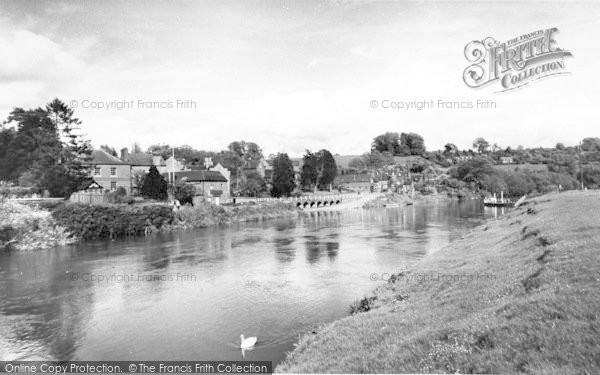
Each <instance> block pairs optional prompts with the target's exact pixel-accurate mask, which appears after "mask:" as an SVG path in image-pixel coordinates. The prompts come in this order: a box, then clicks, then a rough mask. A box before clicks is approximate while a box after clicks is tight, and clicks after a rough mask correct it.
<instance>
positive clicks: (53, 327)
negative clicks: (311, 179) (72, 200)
mask: <svg viewBox="0 0 600 375" xmlns="http://www.w3.org/2000/svg"><path fill="white" fill-rule="evenodd" d="M490 217H492V218H493V217H494V211H493V210H488V209H485V210H484V208H483V207H482V205H481V202H480V201H476V200H471V201H466V202H461V203H458V202H453V203H448V204H446V203H444V204H428V205H415V206H407V207H403V208H394V209H390V208H388V209H374V210H362V209H357V210H349V211H340V212H313V213H311V214H309V215H308V216H305V217H301V218H299V219H293V220H278V221H277V220H274V221H268V222H264V223H251V224H241V225H236V226H231V227H224V228H216V229H215V228H211V229H202V230H193V231H185V232H178V233H170V234H161V235H156V236H152V237H149V238H139V239H132V240H121V241H100V242H88V243H84V244H78V245H72V246H67V247H60V248H55V249H50V250H43V251H32V252H12V253H3V254H0V359H4V360H14V359H18V358H19V359H26V358H31V357H30V356H31V355H36V356H41V357H42V358H47V359H54V360H229V359H231V360H239V359H241V358H242V353H241V351H240V349H239V348H238V347H239V335H240V334H241V333H243V334H245V335H246V337H248V336H258V343H257V345H256V347H255V348H254V349H253V350H250V351H246V352H245V353H243V354H244V355H245V359H251V360H269V361H273V362H274V364H277V363H279V362H280V361H282V360H283V359H284V358H285V353H286V352H288V351H291V350H293V348H294V346H293V344H294V343H295V342H297V340H298V336H299V335H301V334H305V333H307V332H310V331H311V330H314V329H317V327H318V326H320V325H322V324H325V323H328V322H331V321H333V320H335V319H338V318H341V317H344V316H347V315H348V309H349V305H350V304H351V303H352V302H353V301H355V300H357V299H360V298H361V297H363V296H365V295H368V294H369V293H370V292H371V291H372V290H373V289H374V288H375V287H376V286H377V285H378V284H380V283H384V282H385V281H383V280H382V279H385V278H386V275H387V274H388V273H391V272H398V271H400V270H402V269H404V268H406V267H410V265H411V264H412V263H413V262H416V261H418V260H419V259H421V258H423V257H424V256H426V255H427V254H429V253H431V252H434V251H437V250H439V249H440V248H442V247H444V246H445V245H447V244H448V243H449V242H450V241H452V240H453V239H455V238H457V237H460V236H461V234H463V233H465V232H466V231H468V230H469V229H470V228H472V227H474V226H476V225H478V224H480V223H481V222H482V220H484V219H485V218H490ZM374 279H376V280H375V281H374Z"/></svg>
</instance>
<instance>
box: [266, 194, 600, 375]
mask: <svg viewBox="0 0 600 375" xmlns="http://www.w3.org/2000/svg"><path fill="white" fill-rule="evenodd" d="M599 248H600V195H599V193H598V192H597V191H587V192H565V193H562V194H550V195H544V196H540V197H537V198H535V199H531V200H529V201H526V202H525V205H523V206H522V207H519V208H517V209H515V210H513V211H511V212H509V213H508V214H506V215H504V216H502V217H501V218H500V219H499V220H497V221H489V222H488V223H486V224H484V225H482V226H479V227H477V228H475V229H473V230H472V231H471V232H469V233H468V234H466V235H465V236H464V237H463V238H461V239H460V240H457V241H455V242H454V243H452V244H451V245H449V246H448V247H446V248H445V249H442V250H439V251H437V252H435V253H433V254H432V255H430V256H428V257H426V258H424V259H423V260H421V261H420V262H418V263H417V264H416V265H415V266H414V267H413V268H412V269H411V270H410V271H406V272H401V273H397V274H394V275H393V276H392V277H390V278H389V281H388V282H387V283H386V284H383V285H380V286H379V287H378V288H376V289H375V291H374V293H373V294H372V295H371V296H367V297H365V298H363V299H362V300H360V301H358V302H357V303H356V304H355V305H353V306H352V308H351V312H352V315H350V316H348V317H347V318H344V319H341V320H338V321H335V322H333V323H331V324H328V325H325V326H323V327H322V328H321V329H318V330H317V331H315V332H314V333H311V334H308V335H305V336H304V337H302V338H301V339H300V342H299V343H298V345H297V347H296V349H295V350H294V351H293V352H292V353H291V354H290V355H289V356H288V358H287V359H286V360H285V361H284V362H283V363H282V364H281V365H280V366H279V367H278V368H277V369H276V371H277V372H292V373H313V372H319V373H383V372H395V373H414V372H418V373H420V372H435V373H448V372H452V373H541V374H575V373H587V374H594V373H599V372H600V355H599V349H598V348H600V335H599V334H598V333H599V332H600V271H599V270H600V254H599V253H598V249H599ZM368 271H369V270H365V272H366V274H365V277H369V274H368ZM372 271H378V270H372ZM372 271H371V272H372ZM390 271H393V270H390V269H386V270H379V272H390Z"/></svg>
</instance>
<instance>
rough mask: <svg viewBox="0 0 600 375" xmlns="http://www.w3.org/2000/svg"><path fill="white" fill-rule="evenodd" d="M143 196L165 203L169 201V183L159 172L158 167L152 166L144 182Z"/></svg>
mask: <svg viewBox="0 0 600 375" xmlns="http://www.w3.org/2000/svg"><path fill="white" fill-rule="evenodd" d="M141 193H142V196H143V197H145V198H150V199H156V200H161V201H164V200H165V199H167V196H168V193H167V181H165V178H164V177H163V176H162V175H161V174H160V173H159V172H158V169H156V166H154V165H153V166H151V167H150V170H149V171H148V173H147V174H146V176H144V179H143V181H142V191H141Z"/></svg>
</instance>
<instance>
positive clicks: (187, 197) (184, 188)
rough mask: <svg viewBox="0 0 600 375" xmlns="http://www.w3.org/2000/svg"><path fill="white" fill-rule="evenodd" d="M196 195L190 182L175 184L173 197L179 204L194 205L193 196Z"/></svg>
mask: <svg viewBox="0 0 600 375" xmlns="http://www.w3.org/2000/svg"><path fill="white" fill-rule="evenodd" d="M195 195H196V188H195V187H194V186H193V185H191V184H186V183H185V182H184V183H178V184H177V185H176V186H175V194H174V196H175V199H177V200H178V201H179V203H181V204H186V203H189V204H190V205H192V206H193V205H194V196H195Z"/></svg>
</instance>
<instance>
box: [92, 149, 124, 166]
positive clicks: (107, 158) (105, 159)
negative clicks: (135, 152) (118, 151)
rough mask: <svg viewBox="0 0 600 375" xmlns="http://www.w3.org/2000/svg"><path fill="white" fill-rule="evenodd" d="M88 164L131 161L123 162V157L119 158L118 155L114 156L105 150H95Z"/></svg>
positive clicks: (122, 163) (110, 163)
mask: <svg viewBox="0 0 600 375" xmlns="http://www.w3.org/2000/svg"><path fill="white" fill-rule="evenodd" d="M87 164H92V165H98V164H105V165H113V164H121V165H128V164H129V163H124V162H122V161H121V159H119V158H118V157H116V156H112V155H111V154H109V153H108V152H106V151H104V150H93V151H92V155H91V159H90V161H88V162H87Z"/></svg>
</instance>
